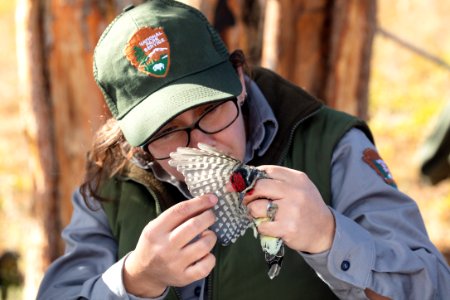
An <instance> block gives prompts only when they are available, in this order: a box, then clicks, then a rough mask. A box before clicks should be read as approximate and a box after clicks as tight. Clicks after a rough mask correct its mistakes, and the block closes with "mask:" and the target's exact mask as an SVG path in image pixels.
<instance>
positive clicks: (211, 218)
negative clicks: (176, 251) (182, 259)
mask: <svg viewBox="0 0 450 300" xmlns="http://www.w3.org/2000/svg"><path fill="white" fill-rule="evenodd" d="M215 221H216V216H215V215H214V213H213V212H212V210H207V211H205V212H203V213H201V214H199V215H197V216H194V217H192V218H190V219H188V220H186V221H185V222H184V223H182V224H181V225H180V226H178V227H176V228H175V229H174V230H173V231H172V232H170V234H169V239H170V241H172V242H173V243H174V246H177V247H180V248H182V247H184V246H185V245H186V244H188V243H191V242H192V241H193V240H194V239H195V238H198V236H199V235H200V234H202V232H204V231H205V230H206V229H208V227H209V226H211V225H213V224H214V222H215Z"/></svg>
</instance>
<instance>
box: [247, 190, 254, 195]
mask: <svg viewBox="0 0 450 300" xmlns="http://www.w3.org/2000/svg"><path fill="white" fill-rule="evenodd" d="M254 192H255V189H251V190H249V191H248V192H247V193H246V194H247V195H249V196H251V195H252V194H253V193H254Z"/></svg>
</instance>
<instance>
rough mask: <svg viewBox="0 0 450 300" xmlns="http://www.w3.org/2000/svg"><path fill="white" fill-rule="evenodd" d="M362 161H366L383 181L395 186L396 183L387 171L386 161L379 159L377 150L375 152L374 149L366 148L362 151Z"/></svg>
mask: <svg viewBox="0 0 450 300" xmlns="http://www.w3.org/2000/svg"><path fill="white" fill-rule="evenodd" d="M362 159H363V161H364V162H365V163H367V164H368V165H369V166H370V167H371V168H372V169H373V170H375V172H376V173H377V174H378V175H379V176H380V177H381V178H383V180H384V182H386V183H387V184H389V185H391V186H393V187H395V188H397V184H396V183H395V181H394V178H393V177H392V174H391V172H390V171H389V168H388V166H387V165H386V163H385V162H384V161H383V159H381V157H380V155H379V154H378V152H376V151H375V150H374V149H371V148H367V149H365V150H364V152H363V157H362Z"/></svg>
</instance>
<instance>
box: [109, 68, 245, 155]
mask: <svg viewBox="0 0 450 300" xmlns="http://www.w3.org/2000/svg"><path fill="white" fill-rule="evenodd" d="M241 92H242V85H241V82H240V80H239V77H238V75H237V73H236V71H235V70H234V68H233V67H232V65H231V64H230V63H229V62H228V61H226V62H224V63H221V64H218V65H216V66H214V67H211V68H209V69H207V70H204V71H202V72H199V73H196V74H192V75H189V76H186V77H183V78H181V79H179V80H177V81H175V82H172V83H171V84H169V85H168V86H166V87H164V88H162V89H160V90H158V91H156V92H155V93H153V94H151V95H150V96H148V97H147V98H146V99H144V100H143V101H142V102H141V103H139V104H138V105H137V106H136V107H134V108H133V109H132V110H130V111H129V112H128V113H127V114H126V115H125V116H124V117H123V118H122V119H120V120H118V121H119V126H120V128H121V129H122V132H123V134H124V136H125V138H126V139H127V141H128V142H129V143H130V144H131V145H132V146H141V145H143V144H144V143H145V142H146V141H147V140H148V139H149V138H150V137H151V136H152V135H153V134H154V133H156V132H157V131H158V129H160V128H161V127H162V126H164V125H165V124H166V123H167V122H168V121H169V120H170V119H172V118H173V117H175V116H176V115H178V114H180V113H182V112H184V111H186V110H188V109H189V108H191V107H194V106H197V105H200V104H203V103H208V102H212V101H216V100H221V99H226V98H231V97H236V96H238V95H239V94H241Z"/></svg>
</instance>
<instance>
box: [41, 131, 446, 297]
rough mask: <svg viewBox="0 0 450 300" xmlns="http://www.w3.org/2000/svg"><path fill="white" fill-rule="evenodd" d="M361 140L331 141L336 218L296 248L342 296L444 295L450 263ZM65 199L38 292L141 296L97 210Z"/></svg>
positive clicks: (196, 289) (194, 289) (353, 136)
mask: <svg viewBox="0 0 450 300" xmlns="http://www.w3.org/2000/svg"><path fill="white" fill-rule="evenodd" d="M272 134H273V132H272ZM264 140H267V138H262V141H264ZM268 140H269V141H268V142H269V143H270V139H268ZM368 148H370V149H375V146H374V145H373V144H372V143H371V142H370V141H369V140H368V139H367V138H366V136H365V135H364V134H363V133H362V132H361V131H359V130H357V129H352V130H350V131H349V132H348V133H347V134H346V135H345V136H344V137H343V138H342V140H341V141H340V142H339V144H338V145H337V146H336V149H335V150H334V153H333V158H332V162H331V163H332V176H331V178H332V187H331V190H332V195H333V196H332V205H331V207H330V209H331V211H332V213H333V215H334V217H335V220H336V233H335V238H334V241H333V244H332V247H331V249H330V250H329V251H326V252H323V253H320V254H312V255H308V254H305V253H299V255H301V256H303V258H304V259H305V261H306V262H307V263H308V264H309V265H310V266H311V267H312V268H313V269H314V270H315V271H316V272H317V274H318V275H319V276H320V278H322V280H324V281H325V282H326V283H327V284H328V285H329V286H330V288H331V289H332V290H333V292H334V293H335V294H336V295H338V296H339V297H340V298H342V299H366V297H365V294H364V289H365V288H369V289H372V290H374V291H376V292H378V293H380V294H383V295H386V296H388V297H390V298H392V299H420V300H423V299H445V298H446V297H449V295H450V269H449V267H448V265H447V264H446V262H445V260H444V258H443V257H442V255H441V254H440V253H439V251H438V250H437V249H436V248H435V247H434V245H433V244H432V243H431V242H430V240H429V238H428V236H427V233H426V230H425V226H424V224H423V221H422V217H421V215H420V212H419V210H418V207H417V205H416V203H415V202H414V201H413V200H412V199H410V198H409V197H408V196H407V195H405V194H403V193H402V192H400V191H399V190H397V189H395V188H393V187H392V186H390V185H388V184H386V183H385V182H384V181H383V178H382V177H381V176H379V175H378V174H377V173H376V172H375V170H374V169H373V168H371V167H370V166H369V165H368V164H367V163H365V162H364V161H363V159H362V155H363V152H364V150H366V149H368ZM255 150H256V149H255ZM252 152H253V151H252ZM246 159H249V157H246ZM72 202H73V206H74V211H73V216H72V220H71V222H70V224H69V225H68V226H67V227H66V228H65V230H64V231H63V234H62V236H63V239H64V240H65V242H66V251H65V254H64V255H63V256H62V257H60V258H59V259H57V260H56V261H55V262H53V263H52V265H51V266H50V268H49V269H48V271H47V272H46V274H45V277H44V280H43V281H42V283H41V287H40V290H39V294H38V299H46V300H47V299H79V298H86V299H143V298H138V297H135V296H133V295H130V294H128V293H127V292H126V290H125V288H124V285H123V281H122V269H123V264H124V259H125V258H126V257H125V258H123V259H121V260H119V261H116V255H117V244H116V242H115V240H114V237H113V236H112V233H111V231H110V229H109V225H108V220H107V217H106V215H105V213H104V211H103V210H102V209H98V210H95V211H93V210H91V209H89V208H87V207H86V205H85V203H84V200H83V198H82V197H81V195H80V193H79V192H78V191H76V192H75V193H74V195H73V199H72ZM165 294H166V293H165ZM165 294H164V295H163V296H162V297H160V298H158V299H163V298H164V296H165ZM182 294H183V298H186V299H202V298H203V294H204V283H203V281H199V282H195V283H193V284H192V285H190V286H188V287H185V288H183V289H182Z"/></svg>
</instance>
